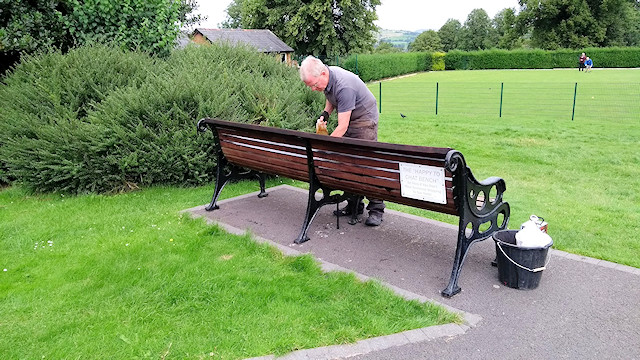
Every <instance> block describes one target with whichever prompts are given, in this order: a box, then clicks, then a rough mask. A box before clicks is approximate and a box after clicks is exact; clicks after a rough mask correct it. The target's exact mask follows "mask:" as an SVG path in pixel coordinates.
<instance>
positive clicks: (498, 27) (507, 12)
mask: <svg viewBox="0 0 640 360" xmlns="http://www.w3.org/2000/svg"><path fill="white" fill-rule="evenodd" d="M516 23H517V17H516V11H515V9H513V8H506V9H502V10H501V11H500V12H498V13H497V14H496V16H495V17H494V18H493V27H494V29H495V34H496V37H497V39H496V40H497V41H496V43H497V45H498V47H499V48H501V49H509V50H510V49H513V48H515V47H516V46H517V44H518V43H519V34H518V29H517V26H516Z"/></svg>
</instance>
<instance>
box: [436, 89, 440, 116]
mask: <svg viewBox="0 0 640 360" xmlns="http://www.w3.org/2000/svg"><path fill="white" fill-rule="evenodd" d="M438 88H439V85H438V83H437V82H436V115H438Z"/></svg>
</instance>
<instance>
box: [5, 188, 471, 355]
mask: <svg viewBox="0 0 640 360" xmlns="http://www.w3.org/2000/svg"><path fill="white" fill-rule="evenodd" d="M288 183H292V182H288ZM277 184H279V182H277V181H276V180H271V181H270V182H269V184H268V185H269V186H275V185H277ZM255 190H257V184H256V183H254V182H251V183H237V184H230V185H227V187H226V188H225V191H224V192H223V194H222V195H223V197H232V196H236V195H239V194H242V193H247V192H251V191H255ZM211 193H212V187H211V186H207V187H201V188H192V189H176V188H162V187H159V188H151V189H146V190H143V191H138V192H132V193H128V194H122V195H117V196H78V197H64V196H61V195H38V196H33V195H29V194H26V193H24V192H23V191H21V190H20V189H19V188H7V189H4V190H2V191H0V245H1V246H0V334H1V336H0V354H1V355H0V358H2V359H3V360H4V359H141V358H142V359H146V358H151V359H159V358H162V359H204V358H207V359H209V358H215V359H238V358H246V357H253V356H261V355H267V354H272V353H275V354H283V353H286V352H289V351H292V350H295V349H302V348H312V347H317V346H323V345H330V344H339V343H348V342H354V341H356V340H359V339H363V338H368V337H372V336H378V335H385V334H392V333H395V332H399V331H403V330H408V329H414V328H419V327H424V326H430V325H435V324H444V323H449V322H455V321H460V318H459V316H458V315H454V314H451V313H449V312H447V311H445V310H444V309H443V308H442V307H439V306H434V305H432V304H421V303H418V302H416V301H406V300H404V299H401V298H399V297H398V296H396V295H395V294H393V293H392V292H391V291H390V290H388V289H386V288H384V287H383V286H381V285H380V284H379V283H377V282H373V281H369V282H366V283H362V282H361V281H359V280H357V279H356V278H355V276H354V275H351V274H344V273H328V274H325V273H322V271H321V270H320V268H319V266H318V265H317V264H316V262H315V260H313V259H312V258H311V257H310V256H308V255H305V256H301V257H284V256H283V255H282V254H281V253H280V252H279V251H277V250H275V248H272V247H269V246H266V245H259V244H257V243H255V242H254V241H253V240H251V238H250V236H236V235H230V234H228V233H226V232H224V231H222V230H221V229H219V228H218V227H216V226H209V225H206V224H205V223H204V221H202V220H193V219H191V218H189V217H188V215H184V216H183V215H180V214H179V211H180V210H184V209H187V208H191V207H194V206H197V205H201V204H203V203H205V202H207V201H208V200H209V199H210V196H211Z"/></svg>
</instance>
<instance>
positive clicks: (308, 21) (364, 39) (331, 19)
mask: <svg viewBox="0 0 640 360" xmlns="http://www.w3.org/2000/svg"><path fill="white" fill-rule="evenodd" d="M379 5H380V0H361V1H352V0H333V1H325V0H233V2H232V3H231V4H230V5H229V7H228V8H227V19H226V21H225V22H224V23H223V24H222V26H223V27H227V28H244V29H269V30H271V31H272V32H273V33H274V34H276V35H277V36H278V37H280V38H281V39H282V40H283V41H284V42H285V43H287V44H288V45H289V46H291V47H293V48H294V49H295V50H296V53H297V54H314V55H320V54H349V53H352V52H356V51H370V50H372V49H373V44H374V43H375V41H376V39H375V31H376V30H377V28H376V26H375V25H374V24H373V21H374V20H376V19H377V18H378V17H377V15H376V11H375V9H376V6H379Z"/></svg>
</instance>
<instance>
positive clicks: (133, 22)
mask: <svg viewBox="0 0 640 360" xmlns="http://www.w3.org/2000/svg"><path fill="white" fill-rule="evenodd" d="M196 7H197V5H196V1H195V0H126V1H120V0H60V1H56V0H38V1H33V0H0V9H2V10H1V11H0V54H1V55H2V60H3V61H2V62H3V63H5V61H4V60H5V59H7V58H17V57H19V55H20V54H28V53H33V52H35V51H37V50H40V49H45V48H47V47H54V48H58V49H61V50H62V51H63V52H66V51H67V50H68V49H70V48H71V47H73V46H76V45H83V44H87V43H92V42H115V43H117V44H119V45H121V46H122V47H123V48H130V49H134V48H135V49H141V50H145V51H149V52H151V53H156V54H166V53H168V52H169V51H170V50H171V49H172V48H173V45H174V42H175V40H176V38H177V36H178V34H179V32H180V27H181V26H182V25H188V24H192V23H197V22H198V21H199V20H200V17H199V16H190V15H189V14H190V13H191V12H192V11H193V10H194V9H195V8H196Z"/></svg>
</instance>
